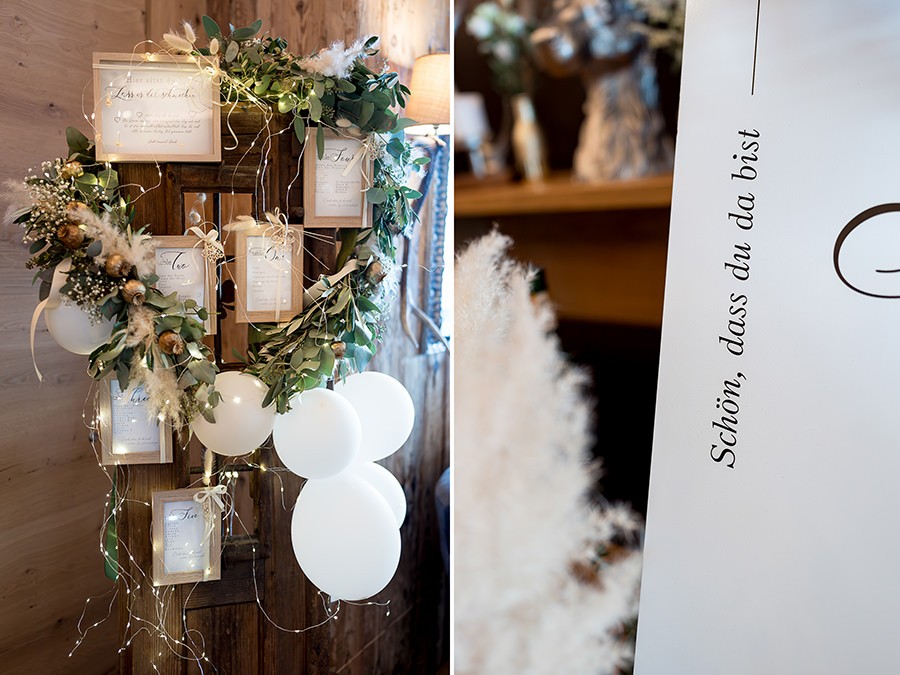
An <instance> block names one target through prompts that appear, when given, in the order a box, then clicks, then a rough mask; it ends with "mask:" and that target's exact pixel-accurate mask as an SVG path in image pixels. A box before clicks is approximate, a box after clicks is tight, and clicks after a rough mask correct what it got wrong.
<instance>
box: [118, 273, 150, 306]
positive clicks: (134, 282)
mask: <svg viewBox="0 0 900 675" xmlns="http://www.w3.org/2000/svg"><path fill="white" fill-rule="evenodd" d="M119 293H120V294H121V295H122V299H123V300H124V301H125V302H127V303H130V304H132V305H142V304H144V298H145V297H146V296H147V287H146V286H145V285H144V282H143V281H139V280H138V279H129V280H128V281H126V282H125V285H124V286H123V287H122V290H121V291H119Z"/></svg>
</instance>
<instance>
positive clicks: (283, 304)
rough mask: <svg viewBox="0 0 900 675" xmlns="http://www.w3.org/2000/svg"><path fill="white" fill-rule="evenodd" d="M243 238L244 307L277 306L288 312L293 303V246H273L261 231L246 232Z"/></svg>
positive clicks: (252, 309)
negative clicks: (246, 234) (245, 296)
mask: <svg viewBox="0 0 900 675" xmlns="http://www.w3.org/2000/svg"><path fill="white" fill-rule="evenodd" d="M246 242H247V248H246V254H247V258H246V259H247V279H246V284H247V308H246V311H248V312H266V311H276V310H280V311H283V312H285V316H288V314H290V310H291V306H292V292H291V290H292V285H293V280H292V278H291V274H292V272H293V267H292V259H293V249H292V248H291V247H290V246H283V247H276V246H274V245H273V244H272V239H271V238H270V237H267V236H264V235H248V236H247V238H246Z"/></svg>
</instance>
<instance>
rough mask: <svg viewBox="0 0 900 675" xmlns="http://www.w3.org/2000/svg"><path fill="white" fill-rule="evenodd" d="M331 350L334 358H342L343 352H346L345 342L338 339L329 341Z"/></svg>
mask: <svg viewBox="0 0 900 675" xmlns="http://www.w3.org/2000/svg"><path fill="white" fill-rule="evenodd" d="M331 351H333V352H334V357H335V358H337V359H342V358H344V354H346V353H347V343H346V342H342V341H340V340H335V341H334V342H332V343H331Z"/></svg>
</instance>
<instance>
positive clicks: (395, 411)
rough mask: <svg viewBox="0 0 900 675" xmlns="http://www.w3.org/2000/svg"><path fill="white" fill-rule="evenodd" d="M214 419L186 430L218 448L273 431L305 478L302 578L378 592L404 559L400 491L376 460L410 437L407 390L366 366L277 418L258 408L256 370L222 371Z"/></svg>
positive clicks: (294, 530)
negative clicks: (218, 399)
mask: <svg viewBox="0 0 900 675" xmlns="http://www.w3.org/2000/svg"><path fill="white" fill-rule="evenodd" d="M216 391H218V392H219V393H220V395H221V397H222V398H221V401H220V402H219V404H218V406H217V407H216V412H215V417H216V422H215V424H210V423H209V422H207V421H206V420H205V419H203V417H202V416H198V417H197V418H196V419H195V420H194V421H193V422H192V423H191V428H192V429H193V431H194V434H196V436H197V438H199V439H200V441H201V442H202V443H203V444H204V445H205V446H206V447H208V448H210V449H211V450H213V451H214V452H217V453H219V454H221V455H228V456H232V457H233V456H239V455H244V454H247V453H250V452H253V451H254V450H255V449H256V448H257V447H259V446H260V445H261V444H262V443H263V442H265V440H266V438H268V436H269V434H270V433H271V434H272V440H273V441H274V444H275V451H276V452H277V453H278V457H279V458H280V459H281V461H282V463H283V464H284V465H285V466H286V467H287V468H288V469H289V470H290V471H292V472H294V473H296V474H297V475H299V476H302V477H304V478H306V479H307V481H306V484H305V485H304V487H303V490H302V491H301V492H300V496H299V497H298V498H297V503H296V505H295V506H294V516H293V520H292V523H291V537H292V541H293V545H294V555H296V556H297V562H298V563H300V568H301V569H302V570H303V573H304V574H305V575H306V576H307V578H308V579H309V580H310V581H311V582H312V583H313V584H315V585H316V586H317V587H318V588H319V589H321V590H322V591H324V592H326V593H328V594H329V595H331V597H332V598H333V599H335V600H350V601H355V600H364V599H366V598H369V597H371V596H373V595H375V594H376V593H378V592H380V591H381V590H382V589H384V587H385V586H387V585H388V583H389V582H390V580H391V579H392V578H393V576H394V573H395V572H396V571H397V565H398V563H399V562H400V531H399V530H400V526H401V525H402V524H403V520H404V519H405V518H406V495H405V493H404V492H403V487H402V486H401V485H400V483H399V481H397V479H396V478H395V477H394V476H393V475H392V474H391V472H390V471H388V470H387V469H385V468H384V467H382V466H380V465H378V464H375V463H374V462H376V461H378V460H380V459H384V458H385V457H387V456H388V455H390V454H392V453H393V452H395V451H396V450H398V449H399V448H400V446H402V445H403V444H404V443H405V442H406V439H407V438H409V435H410V433H411V432H412V428H413V423H414V421H415V408H414V407H413V402H412V397H410V395H409V392H407V391H406V389H405V388H404V387H403V385H402V384H400V383H399V382H398V381H397V380H395V379H394V378H392V377H390V376H388V375H384V374H383V373H376V372H365V373H359V374H356V375H351V376H350V377H348V378H347V379H345V380H343V381H341V382H338V383H337V384H335V386H334V391H330V390H328V389H310V390H307V391H304V392H302V393H301V394H299V395H298V396H297V397H296V398H295V399H294V400H293V401H291V409H290V410H289V411H288V412H287V413H285V414H283V415H276V414H275V408H274V406H272V405H270V406H268V407H266V408H263V407H262V403H263V399H264V398H265V395H266V386H265V385H264V384H263V383H262V382H261V381H260V380H259V379H257V378H256V377H254V376H253V375H249V374H247V373H239V372H227V373H222V374H220V375H219V376H218V377H217V378H216Z"/></svg>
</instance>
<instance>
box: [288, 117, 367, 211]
mask: <svg viewBox="0 0 900 675" xmlns="http://www.w3.org/2000/svg"><path fill="white" fill-rule="evenodd" d="M315 133H317V132H316V131H312V133H311V134H310V138H312V136H313V135H314V134H315ZM324 133H325V156H324V157H323V158H322V159H321V160H320V159H319V156H318V152H317V149H316V144H315V143H314V142H312V140H310V142H308V143H307V145H306V150H305V151H304V154H305V157H304V159H303V162H304V163H303V223H304V225H305V226H306V227H310V228H312V227H335V228H341V227H358V228H361V227H364V226H365V225H366V224H370V223H371V222H372V204H370V203H369V201H368V200H367V199H366V193H365V190H364V189H363V188H364V186H365V176H372V171H373V162H372V160H371V159H370V158H369V157H368V156H366V155H364V156H362V157H361V158H357V157H356V155H357V153H358V152H360V150H361V149H362V147H363V141H362V140H361V139H357V138H353V137H351V136H341V135H338V134H337V133H335V132H334V131H332V130H331V129H325V132H324ZM343 163H346V164H347V165H351V164H352V168H351V169H350V173H349V174H348V175H347V176H344V175H343V174H344V171H343V170H341V169H340V165H341V164H343ZM357 195H358V202H357V199H356V196H357Z"/></svg>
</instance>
